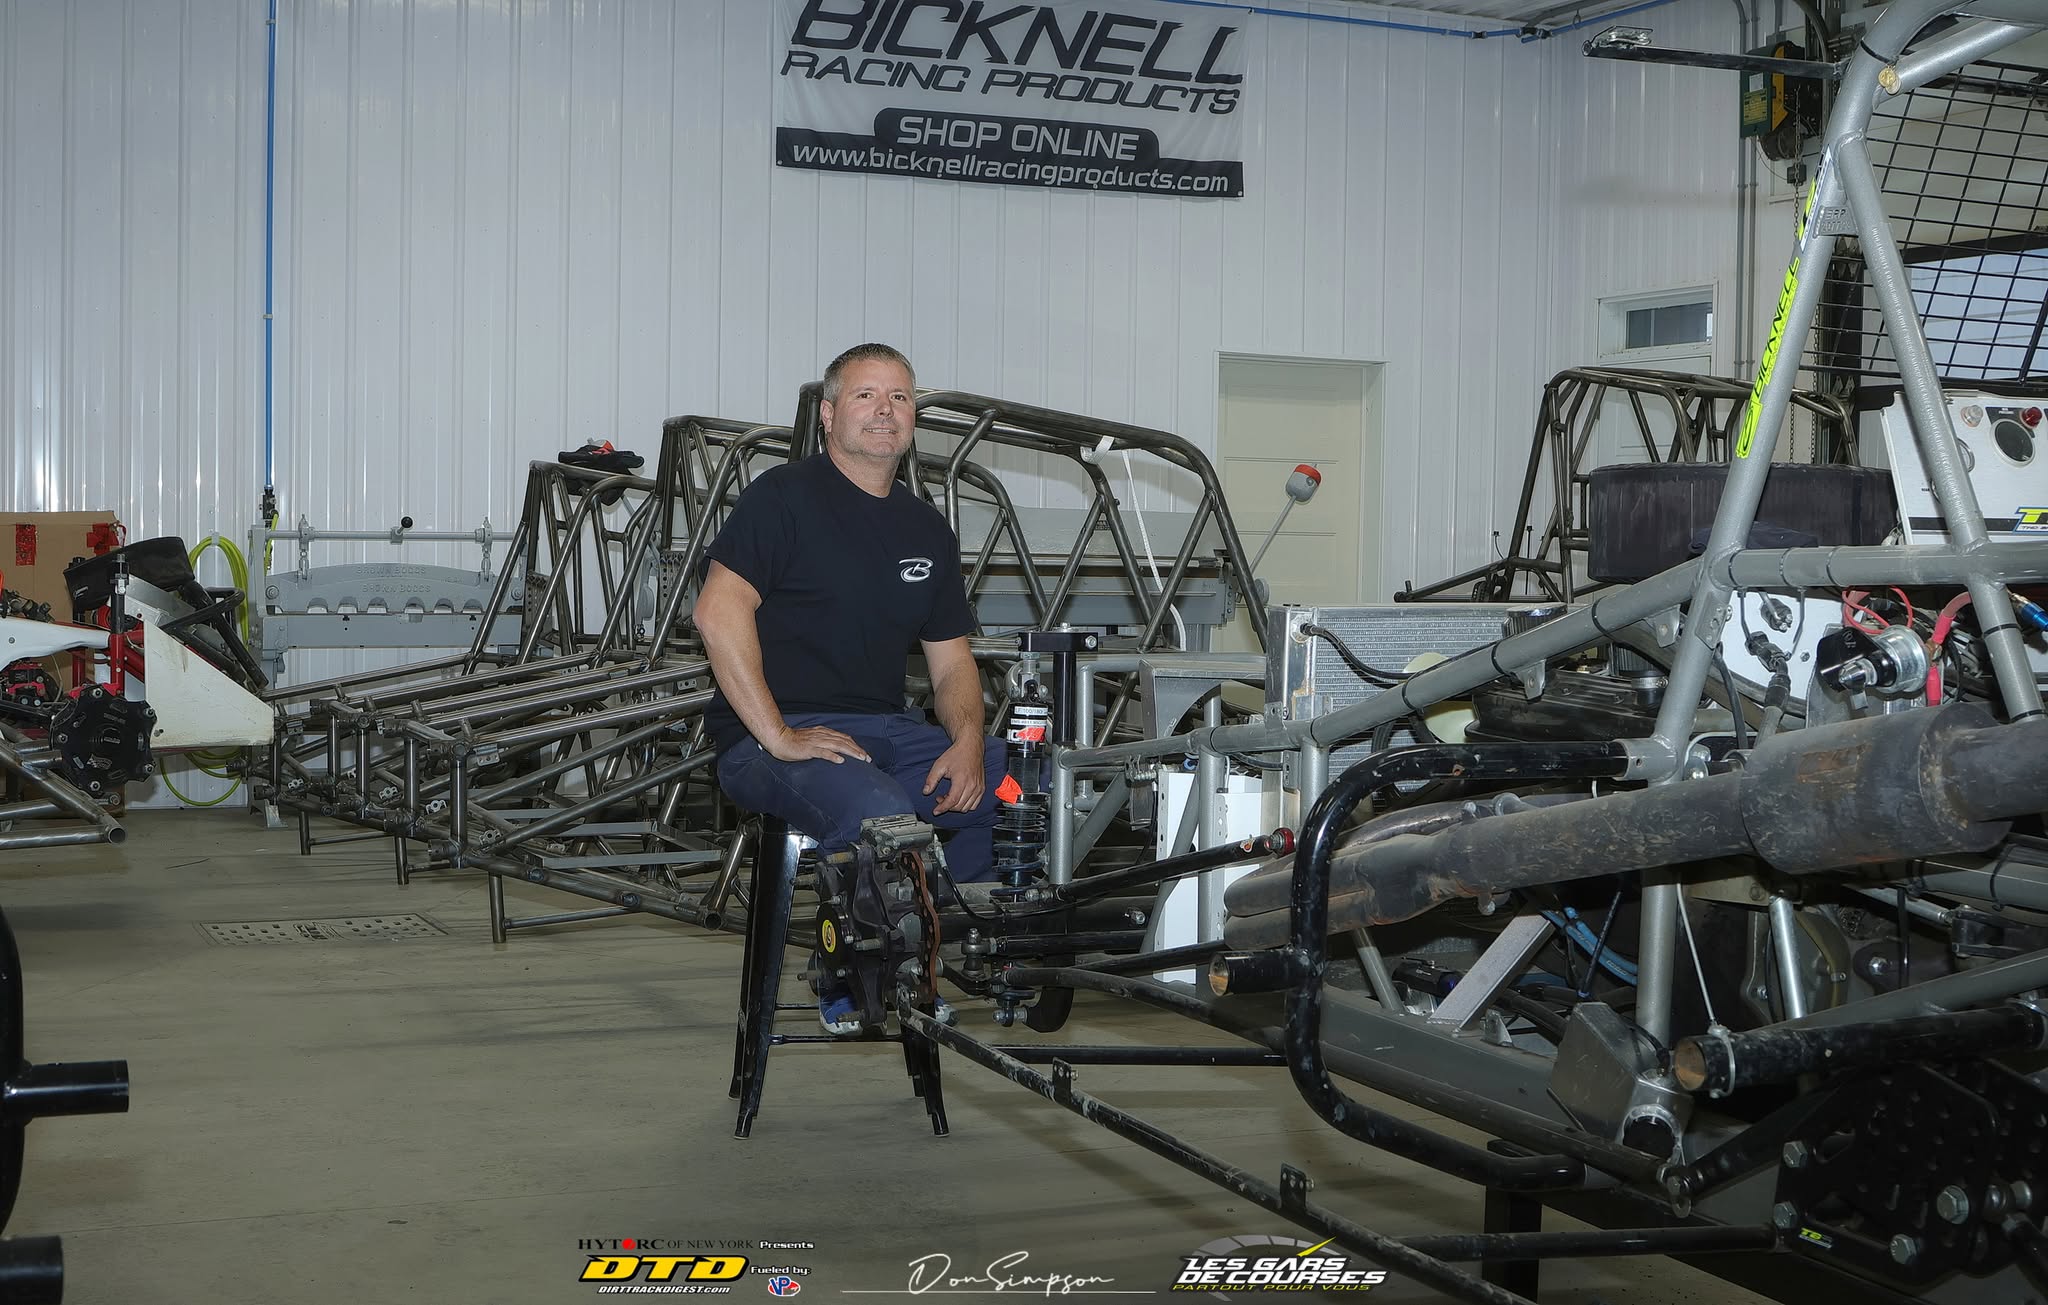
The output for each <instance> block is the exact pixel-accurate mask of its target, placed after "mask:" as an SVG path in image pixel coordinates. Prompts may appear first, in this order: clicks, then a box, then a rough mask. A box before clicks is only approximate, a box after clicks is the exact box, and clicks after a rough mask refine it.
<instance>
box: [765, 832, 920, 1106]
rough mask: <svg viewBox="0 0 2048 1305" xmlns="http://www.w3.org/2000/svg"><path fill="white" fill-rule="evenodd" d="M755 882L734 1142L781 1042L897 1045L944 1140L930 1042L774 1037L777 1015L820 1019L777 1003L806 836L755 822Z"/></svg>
mask: <svg viewBox="0 0 2048 1305" xmlns="http://www.w3.org/2000/svg"><path fill="white" fill-rule="evenodd" d="M758 821H759V825H760V832H759V834H758V836H757V837H756V838H755V841H754V869H753V876H752V879H751V881H750V884H749V887H748V890H747V935H746V937H747V943H746V951H745V955H744V958H743V959H742V960H741V962H740V971H741V975H740V1012H739V1032H738V1036H737V1037H736V1038H735V1039H734V1041H733V1052H732V1087H731V1088H730V1089H729V1090H728V1092H727V1095H728V1096H731V1097H732V1098H733V1099H735V1100H737V1101H738V1102H739V1103H740V1115H739V1122H738V1123H737V1124H736V1125H734V1127H733V1136H734V1137H746V1136H748V1135H749V1134H750V1133H752V1132H753V1128H754V1116H755V1115H757V1114H759V1113H760V1111H761V1089H762V1086H763V1085H764V1084H765V1082H766V1081H767V1078H768V1050H769V1048H771V1047H774V1046H778V1045H780V1044H782V1043H786V1042H828V1043H832V1042H900V1043H902V1044H903V1067H904V1069H905V1070H907V1071H909V1074H910V1086H911V1090H912V1091H913V1092H915V1093H916V1094H917V1095H918V1096H919V1097H921V1098H923V1100H924V1108H925V1113H926V1114H928V1115H930V1116H931V1121H932V1133H933V1134H934V1135H935V1136H938V1137H944V1136H945V1135H946V1132H947V1127H946V1102H945V1098H944V1096H943V1095H942V1094H941V1092H940V1090H939V1048H938V1046H937V1044H935V1043H933V1042H932V1041H931V1040H930V1039H927V1038H922V1037H918V1036H916V1035H914V1034H911V1033H908V1032H897V1033H889V1034H878V1033H871V1034H867V1035H864V1036H861V1037H845V1038H840V1037H834V1036H832V1035H831V1034H828V1033H811V1034H802V1033H777V1032H775V1015H776V1012H778V1011H785V1010H790V1011H803V1012H805V1013H806V1014H808V1015H811V1016H812V1017H813V1018H815V1017H816V1015H817V1009H818V1008H817V1004H816V1003H815V1002H809V1003H806V1002H785V1001H778V1000H776V998H777V997H778V996H779V995H780V989H781V986H782V957H783V951H784V950H785V949H786V948H787V947H788V946H789V922H790V915H791V912H792V908H793V904H794V901H795V898H796V877H797V867H798V865H799V864H800V863H801V861H802V859H803V852H804V843H805V842H806V841H807V840H806V839H805V837H804V835H803V834H801V833H799V832H797V831H796V830H794V829H791V828H790V827H789V825H788V824H787V823H786V822H784V821H781V820H777V819H776V818H775V817H773V816H765V815H764V816H760V817H758Z"/></svg>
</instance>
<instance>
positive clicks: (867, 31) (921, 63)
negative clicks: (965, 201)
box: [775, 0, 1247, 198]
mask: <svg viewBox="0 0 2048 1305" xmlns="http://www.w3.org/2000/svg"><path fill="white" fill-rule="evenodd" d="M777 5H778V9H777V18H778V26H777V29H776V45H775V64H776V67H775V74H776V76H775V161H776V162H777V163H778V164H781V165H782V166H784V167H790V168H813V169H818V170H822V171H826V172H875V173H885V174H888V175H892V176H906V177H929V178H933V179H935V180H944V181H975V182H986V183H990V184H994V185H1007V186H1045V187H1051V188H1054V189H1059V190H1108V191H1127V192H1132V193H1137V194H1147V195H1181V196H1204V197H1209V198H1235V197H1238V196H1241V195H1243V194H1244V159H1243V148H1242V141H1243V137H1244V133H1243V127H1242V124H1243V119H1244V91H1245V85H1244V79H1245V65H1246V62H1247V60H1246V54H1245V31H1244V15H1243V14H1242V13H1236V12H1233V11H1230V10H1217V11H1215V12H1214V13H1213V14H1212V13H1211V12H1210V11H1207V10H1204V9H1199V8H1192V7H1184V6H1180V5H1168V4H1157V3H1153V2H1152V0H1096V2H1095V3H1089V2H1088V0H1043V2H1042V3H1039V4H1016V3H1010V2H1009V0H777Z"/></svg>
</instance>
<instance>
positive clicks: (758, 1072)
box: [733, 837, 802, 1137]
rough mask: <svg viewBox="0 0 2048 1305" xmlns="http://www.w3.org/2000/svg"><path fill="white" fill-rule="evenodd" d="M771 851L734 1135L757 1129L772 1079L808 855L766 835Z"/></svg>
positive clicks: (758, 917)
mask: <svg viewBox="0 0 2048 1305" xmlns="http://www.w3.org/2000/svg"><path fill="white" fill-rule="evenodd" d="M761 842H762V849H763V851H764V852H766V853H767V855H766V856H763V857H762V858H761V859H760V861H758V862H757V863H756V864H759V865H763V866H764V867H765V869H764V872H763V873H762V875H761V879H762V880H763V882H761V883H760V884H759V885H758V886H757V890H756V892H755V894H754V899H753V901H752V902H751V903H750V904H749V909H750V912H751V914H750V915H749V917H748V920H747V928H748V930H749V932H752V931H754V930H756V929H758V930H759V932H758V933H755V934H754V939H753V943H754V946H753V950H754V954H753V956H752V957H751V958H750V960H751V961H752V963H751V964H750V965H748V967H747V970H748V973H749V975H750V976H751V978H752V980H753V982H752V983H751V984H750V987H751V988H752V991H753V1002H752V1009H751V1010H750V1011H749V1012H748V1018H747V1027H746V1029H745V1031H744V1033H743V1034H742V1036H743V1038H744V1040H745V1053H746V1065H745V1067H744V1070H743V1073H742V1078H743V1080H744V1081H743V1082H742V1083H741V1084H740V1117H739V1123H738V1124H737V1125H736V1126H735V1127H734V1129H733V1136H735V1137H745V1136H747V1135H748V1134H749V1133H750V1132H752V1131H753V1128H754V1116H755V1115H756V1114H758V1113H760V1110H761V1087H762V1085H763V1083H765V1082H766V1081H767V1078H768V1050H769V1047H770V1046H771V1045H773V1044H772V1042H771V1041H770V1039H771V1037H772V1035H773V1032H774V1028H775V998H776V994H777V992H778V991H779V990H780V989H781V987H782V955H783V952H784V951H786V950H787V949H788V946H789V916H790V911H791V909H792V899H794V898H795V896H796V863H797V858H798V857H799V856H800V855H802V849H801V848H800V847H799V846H798V844H797V840H796V839H795V838H794V837H783V838H779V839H775V840H773V842H772V843H771V841H770V840H769V839H767V838H765V837H764V838H763V839H762V840H761Z"/></svg>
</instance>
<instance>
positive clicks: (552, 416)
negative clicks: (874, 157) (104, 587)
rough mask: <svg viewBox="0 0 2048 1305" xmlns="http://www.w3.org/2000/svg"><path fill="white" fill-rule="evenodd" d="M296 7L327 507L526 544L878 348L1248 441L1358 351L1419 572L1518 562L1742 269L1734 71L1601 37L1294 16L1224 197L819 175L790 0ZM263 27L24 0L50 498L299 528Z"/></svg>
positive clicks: (12, 382)
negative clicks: (1585, 448)
mask: <svg viewBox="0 0 2048 1305" xmlns="http://www.w3.org/2000/svg"><path fill="white" fill-rule="evenodd" d="M1317 8H1318V10H1319V11H1321V12H1325V13H1342V14H1347V15H1358V14H1361V13H1363V14H1367V15H1370V14H1372V13H1374V12H1375V11H1371V10H1361V9H1359V8H1358V7H1356V6H1337V5H1320V6H1317ZM281 9H282V21H281V25H280V30H279V75H278V145H277V159H278V183H277V204H278V216H277V286H278V289H277V303H278V316H277V323H276V329H277V364H276V382H277V405H276V413H277V419H276V420H277V425H276V450H277V451H276V461H277V478H278V485H279V490H280V497H281V500H282V505H283V510H284V514H285V519H286V521H287V522H290V521H292V520H294V519H296V518H297V517H298V516H299V515H300V514H301V513H303V514H305V515H306V516H308V517H309V518H311V519H312V521H313V522H314V523H315V524H317V525H322V526H329V527H334V528H349V527H353V528H363V527H371V526H383V525H388V524H390V523H391V522H392V521H394V520H395V519H396V517H397V516H398V515H399V514H400V513H401V512H405V513H410V514H411V515H412V516H414V517H415V518H416V519H417V520H418V521H419V522H420V523H421V524H422V525H423V526H426V525H433V526H436V527H441V528H456V527H460V528H469V527H473V526H474V525H475V524H476V523H477V522H478V521H479V520H480V519H481V518H483V517H484V516H485V515H486V514H487V513H488V514H490V515H491V517H492V518H493V520H494V521H495V522H496V523H498V524H499V525H500V526H503V525H505V524H506V523H508V522H509V520H510V518H511V516H512V514H513V513H514V512H515V511H516V508H517V502H518V488H519V484H520V481H521V478H522V475H523V468H524V465H525V463H526V462H527V461H528V460H529V459H532V458H535V457H542V456H548V455H550V454H551V453H552V452H553V451H555V450H557V449H560V448H563V447H568V446H570V445H573V444H575V443H579V442H581V441H582V440H583V439H584V438H586V437H589V436H607V437H611V438H614V439H618V440H621V441H622V442H624V443H626V444H628V445H629V446H637V447H639V448H640V449H641V450H642V451H643V452H648V453H651V452H652V451H653V448H654V445H655V442H656V432H657V430H658V423H659V422H660V420H661V419H662V418H663V417H664V416H667V415H671V414H675V413H680V412H693V411H694V412H710V413H715V414H718V415H723V416H731V417H740V418H754V419H772V420H786V419H787V416H788V414H789V412H790V411H791V409H792V407H793V402H794V393H795V388H796V386H797V384H798V383H799V382H800V381H801V380H803V379H805V378H807V377H810V376H812V375H814V374H815V373H816V372H817V371H818V370H819V368H820V367H821V366H822V363H823V362H824V361H825V360H826V359H827V358H829V357H830V355H831V354H832V353H834V352H835V351H836V350H837V349H838V348H840V347H842V346H843V345H844V344H846V343H849V342H851V341H854V340H858V339H865V338H883V339H889V340H894V341H898V342H901V343H903V344H904V345H905V346H906V347H907V348H908V350H909V351H910V353H911V354H912V356H913V357H914V358H915V359H916V360H917V362H918V364H919V372H920V376H919V379H920V381H921V382H922V383H925V384H935V385H944V386H948V387H955V388H962V389H968V390H976V391H984V392H990V393H995V394H998V395H1002V396H1006V397H1011V398H1015V399H1020V400H1025V401H1030V402H1034V403H1043V404H1048V405H1051V406H1054V407H1063V408H1074V409H1079V410H1082V411H1086V412H1089V413H1093V414H1097V415H1100V416H1103V417H1109V418H1115V419H1121V420H1128V421H1135V422H1139V423H1143V424H1149V425H1157V426H1162V427H1165V428H1168V429H1171V430H1175V431H1177V432H1179V433H1181V434H1183V435H1186V436H1187V437H1189V438H1191V439H1193V440H1195V441H1196V442H1197V443H1199V444H1202V445H1204V446H1205V447H1208V446H1213V440H1214V431H1215V408H1216V378H1217V356H1218V354H1219V353H1220V352H1235V353H1251V354H1284V355H1293V356H1308V357H1332V358H1351V359H1362V360H1369V361H1378V362H1384V363H1386V364H1387V370H1386V373H1385V377H1384V383H1383V386H1382V402H1383V418H1384V426H1385V435H1384V439H1383V444H1384V448H1385V459H1386V466H1385V476H1384V480H1383V486H1382V491H1381V492H1382V500H1383V501H1382V507H1381V519H1382V521H1383V523H1384V525H1385V538H1384V540H1383V547H1382V551H1381V556H1382V569H1381V577H1380V579H1381V587H1382V588H1383V589H1386V588H1391V587H1393V586H1396V585H1398V584H1399V582H1400V581H1401V580H1403V579H1406V578H1409V577H1414V578H1417V579H1422V580H1427V579H1433V578H1435V577H1437V576H1440V575H1442V574H1445V573H1447V572H1448V571H1450V570H1452V569H1453V568H1454V567H1457V566H1463V565H1470V564H1473V563H1476V562H1477V561H1479V560H1481V559H1483V558H1484V557H1485V556H1486V555H1487V553H1488V547H1489V543H1488V532H1489V530H1490V529H1491V528H1492V527H1493V526H1495V525H1496V524H1497V523H1498V521H1499V518H1500V516H1501V515H1502V513H1503V512H1504V511H1505V509H1506V505H1508V504H1510V503H1511V502H1512V498H1513V495H1514V493H1515V491H1516V490H1517V489H1518V487H1519V483H1520V476H1521V461H1522V457H1523V454H1524V450H1525V446H1526V438H1527V431H1528V423H1529V420H1530V417H1531V414H1532V412H1533V405H1534V402H1535V398H1536V394H1537V390H1538V388H1539V387H1540V384H1541V382H1542V380H1543V379H1544V378H1545V377H1547V376H1548V375H1549V374H1550V373H1551V372H1552V371H1554V370H1556V369H1557V368H1558V367H1560V366H1563V365H1565V364H1567V363H1569V362H1573V361H1579V360H1582V359H1583V358H1584V356H1585V348H1586V343H1587V339H1586V331H1587V330H1589V324H1590V321H1591V313H1592V309H1591V304H1592V302H1593V300H1594V298H1596V297H1597V295H1598V294H1599V293H1607V292H1609V291H1610V290H1612V289H1614V288H1617V287H1621V288H1632V287H1630V286H1624V285H1623V283H1624V282H1634V283H1637V284H1646V285H1648V286H1652V287H1654V286H1658V285H1670V284H1680V283H1690V282H1693V281H1696V280H1725V279H1726V278H1728V277H1730V276H1732V250H1733V217H1732V211H1730V210H1729V208H1728V206H1729V204H1730V199H1729V196H1730V193H1731V191H1732V181H1731V178H1732V172H1733V159H1734V148H1733V141H1732V136H1733V115H1734V110H1733V101H1734V89H1733V78H1732V75H1729V74H1711V73H1695V72H1686V71H1683V70H1667V69H1646V68H1639V67H1633V66H1626V65H1613V64H1597V63H1594V62H1593V61H1589V60H1587V59H1585V58H1584V57H1583V56H1582V55H1580V54H1579V52H1578V48H1577V47H1578V42H1579V40H1581V39H1583V38H1582V37H1579V36H1573V37H1566V38H1561V39H1559V40H1556V41H1552V42H1548V43H1544V44H1540V45H1536V44H1524V43H1521V42H1518V41H1515V40H1513V39H1495V40H1486V41H1466V40H1457V39H1450V38H1445V37H1437V36H1427V35H1421V34H1414V33H1398V32H1390V31H1386V30H1382V29H1375V28H1369V27H1361V26H1348V25H1347V26H1339V25H1333V24H1327V23H1316V22H1306V21H1300V20H1292V19H1284V18H1277V17H1266V18H1259V17H1248V19H1247V22H1248V24H1249V28H1250V35H1251V38H1252V58H1253V76H1252V94H1251V96H1250V100H1249V112H1248V121H1247V142H1246V143H1247V153H1248V158H1249V160H1250V164H1249V167H1248V169H1247V173H1248V181H1249V194H1248V196H1247V197H1246V198H1245V199H1243V200H1239V201H1207V202H1204V201H1180V200H1171V199H1161V198H1153V197H1132V196H1116V195H1104V196H1086V195H1075V194H1055V193H1047V192H1042V191H1033V190H1023V189H1013V188H996V187H981V186H966V185H955V184H949V183H941V182H927V181H911V180H907V179H896V178H873V179H864V178H859V177H840V176H825V175H820V174H814V173H804V172H796V171H791V170H785V169H776V168H774V167H773V166H772V165H771V164H770V161H769V160H770V149H769V111H770V81H771V79H770V77H769V75H768V73H769V67H770V58H769V50H770V42H771V37H772V32H771V27H772V16H773V12H774V7H773V6H772V5H769V4H766V3H762V2H761V0H690V2H686V3H675V4H669V3H663V2H662V0H524V2H520V3H513V2H512V0H461V2H460V3H428V2H427V0H352V2H351V0H284V3H283V4H282V5H281ZM1733 13H1734V11H1733V9H1732V7H1731V6H1728V5H1725V4H1722V3H1719V0H1677V3H1676V4H1674V5H1672V6H1670V7H1669V8H1667V9H1665V10H1662V11H1660V14H1661V15H1662V17H1661V18H1660V20H1659V22H1658V27H1659V34H1660V40H1664V41H1667V42H1668V43H1673V44H1680V43H1685V44H1698V45H1705V46H1708V47H1710V48H1725V47H1726V46H1728V45H1729V44H1730V43H1731V42H1732V37H1733V31H1734V17H1733ZM1388 16H1390V17H1398V18H1409V19H1412V18H1413V17H1414V15H1413V14H1390V15H1388ZM263 19H264V4H263V3H262V0H243V2H242V3H240V4H237V5H234V6H225V5H215V4H190V3H182V4H181V3H176V2H175V0H127V2H126V3H114V2H109V3H100V4H92V5H59V4H54V3H43V2H41V0H0V77H4V79H5V84H4V86H0V177H4V178H5V184H4V185H0V394H5V395H6V401H7V404H8V417H7V420H8V424H9V436H10V437H9V440H8V441H7V446H6V448H5V449H4V450H0V459H4V461H0V470H4V483H5V485H6V486H7V494H8V504H9V506H11V507H14V508H18V509H25V510H26V509H69V508H92V507H103V506H111V507H114V508H116V509H117V510H119V511H120V512H121V513H122V515H123V516H124V518H125V519H126V520H127V521H128V522H129V523H130V526H131V529H132V532H133V533H134V534H135V535H136V536H138V537H140V536H144V535H149V534H155V533H173V532H175V533H182V534H185V535H186V536H188V537H189V538H195V539H196V538H197V537H198V536H200V535H203V534H206V533H208V532H210V531H213V530H216V529H218V530H222V531H224V532H226V533H229V534H231V535H239V534H240V533H241V532H243V531H245V530H246V528H247V525H248V523H249V521H250V519H251V518H252V517H253V516H254V514H255V510H256V503H257V497H258V493H259V490H260V487H261V484H262V478H263V435H262V432H263V411H262V393H263V370H262V368H263V358H262V332H261V320H260V318H261V307H262V294H263V262H262V254H263V242H262V230H263V228H262V218H263V157H264V155H263V109H264V49H263V41H264V21H263ZM1481 25H1484V24H1481ZM1724 213H1726V214H1727V216H1726V217H1725V220H1724V218H1723V214H1724ZM1028 497H1029V496H1027V498H1028ZM1041 497H1042V498H1043V500H1044V501H1046V502H1051V503H1058V502H1062V501H1065V500H1064V498H1063V491H1062V489H1061V488H1060V487H1059V486H1057V485H1052V486H1048V487H1047V488H1045V489H1044V490H1043V492H1042V495H1041ZM371 555H376V554H374V553H372V554H371ZM330 560H340V559H339V558H335V559H330Z"/></svg>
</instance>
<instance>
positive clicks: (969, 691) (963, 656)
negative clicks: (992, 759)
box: [924, 636, 987, 815]
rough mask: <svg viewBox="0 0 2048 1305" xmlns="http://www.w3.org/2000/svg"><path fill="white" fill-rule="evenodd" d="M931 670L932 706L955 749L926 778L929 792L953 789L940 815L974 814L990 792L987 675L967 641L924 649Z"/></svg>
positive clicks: (939, 806)
mask: <svg viewBox="0 0 2048 1305" xmlns="http://www.w3.org/2000/svg"><path fill="white" fill-rule="evenodd" d="M924 659H925V664H926V665H927V666H928V667H929V668H930V669H931V673H932V703H933V709H934V710H935V711H937V713H938V716H939V724H940V725H943V726H944V727H945V730H946V735H947V737H948V738H950V739H952V740H953V746H951V747H949V748H947V749H946V750H945V751H944V752H942V753H940V754H939V759H938V760H937V761H935V762H933V763H932V768H931V771H930V772H929V773H928V774H927V775H926V776H925V781H924V791H925V792H927V793H930V792H931V791H933V790H934V789H936V788H937V787H938V785H939V781H940V780H942V779H943V780H948V781H950V783H951V787H949V788H948V789H947V791H946V792H945V793H944V794H943V795H942V796H941V797H940V798H939V801H938V804H937V805H936V807H935V808H934V814H938V815H943V814H945V813H946V812H948V811H971V810H973V809H974V807H975V806H976V805H977V804H978V803H979V802H980V801H981V795H982V792H983V790H984V789H986V787H987V776H986V775H984V774H983V772H982V725H983V723H984V721H985V720H986V719H987V718H986V715H985V714H984V712H983V710H982V705H981V672H980V671H979V670H978V669H976V667H975V665H974V650H973V649H972V648H971V647H970V646H969V645H968V642H967V639H966V638H965V636H962V637H961V638H958V639H946V640H943V641H941V642H939V643H932V642H929V641H927V642H926V643H925V645H924Z"/></svg>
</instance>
